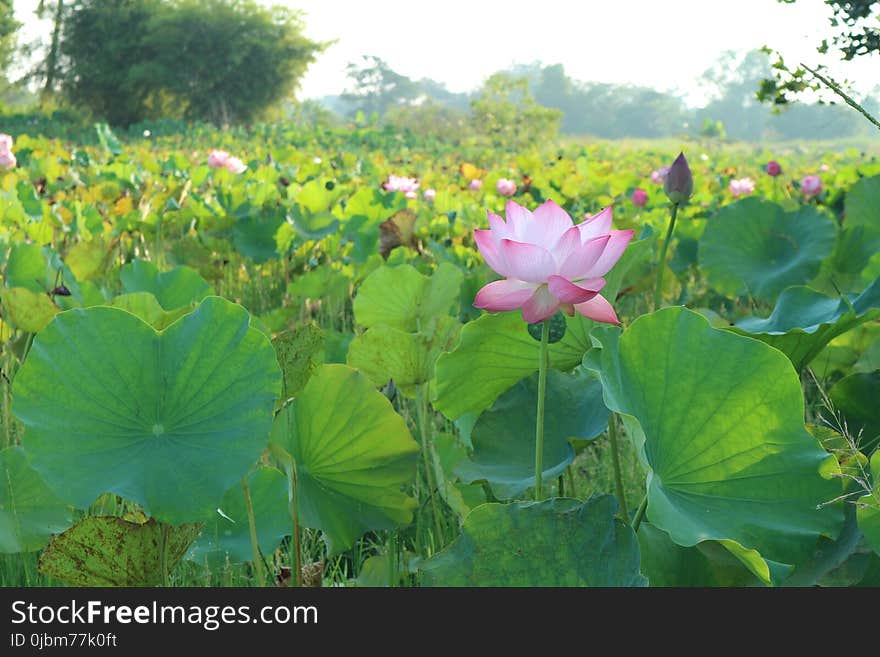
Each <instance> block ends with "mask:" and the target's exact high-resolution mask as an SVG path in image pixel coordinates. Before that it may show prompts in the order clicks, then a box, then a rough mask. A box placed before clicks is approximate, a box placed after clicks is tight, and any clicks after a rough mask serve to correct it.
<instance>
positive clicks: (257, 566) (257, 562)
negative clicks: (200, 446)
mask: <svg viewBox="0 0 880 657" xmlns="http://www.w3.org/2000/svg"><path fill="white" fill-rule="evenodd" d="M241 487H242V489H243V490H244V506H245V508H246V509H247V516H248V529H249V530H250V533H251V550H252V551H253V558H254V574H255V575H256V577H257V586H259V587H260V588H263V587H265V586H266V575H265V573H264V572H263V557H261V556H260V544H259V543H258V542H257V521H256V518H255V516H254V504H253V501H252V500H251V489H250V487H249V486H248V483H247V475H245V476H244V477H242V479H241Z"/></svg>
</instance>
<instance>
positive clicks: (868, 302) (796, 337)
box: [731, 278, 880, 371]
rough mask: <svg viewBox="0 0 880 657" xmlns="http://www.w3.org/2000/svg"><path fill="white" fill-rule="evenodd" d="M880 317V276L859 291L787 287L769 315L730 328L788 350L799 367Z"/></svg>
mask: <svg viewBox="0 0 880 657" xmlns="http://www.w3.org/2000/svg"><path fill="white" fill-rule="evenodd" d="M877 317H880V278H877V279H875V280H874V282H873V283H871V285H869V286H868V287H867V288H866V289H865V290H864V291H863V292H862V293H861V294H860V295H858V296H856V295H845V296H844V297H843V298H841V299H834V298H831V297H827V296H825V295H824V294H821V293H819V292H817V291H816V290H813V289H812V288H809V287H806V286H801V285H798V286H793V287H790V288H787V289H786V290H784V291H783V292H782V294H780V295H779V299H778V300H777V302H776V306H774V308H773V312H771V313H770V316H769V317H767V318H766V319H761V318H759V317H747V318H745V319H741V320H740V321H738V322H737V323H736V325H735V326H734V327H732V328H731V330H733V331H735V332H737V333H740V334H742V335H748V336H751V337H755V338H757V339H759V340H762V341H764V342H766V343H767V344H769V345H772V346H774V347H776V348H777V349H779V350H780V351H782V352H783V353H785V354H786V355H787V356H788V357H789V358H790V359H791V362H792V364H793V365H794V366H795V368H796V369H797V370H798V371H801V370H802V369H803V368H804V367H806V366H807V365H809V364H810V362H811V361H812V360H813V359H814V358H815V357H816V356H818V355H819V352H821V351H822V349H823V347H825V345H827V344H828V343H829V342H831V340H833V339H834V338H835V337H837V336H838V335H841V334H842V333H845V332H846V331H849V330H850V329H853V328H855V327H856V326H859V325H860V324H864V323H865V322H869V321H871V320H872V319H875V318H877Z"/></svg>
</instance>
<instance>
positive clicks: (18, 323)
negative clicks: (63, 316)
mask: <svg viewBox="0 0 880 657" xmlns="http://www.w3.org/2000/svg"><path fill="white" fill-rule="evenodd" d="M0 298H2V299H3V305H4V307H5V308H6V319H7V321H8V322H9V323H10V324H12V325H13V326H14V327H15V328H17V329H20V330H22V331H24V332H26V333H39V332H40V331H42V330H43V329H44V328H45V327H46V325H47V324H48V323H49V322H51V321H52V318H53V317H55V315H56V314H58V311H59V308H58V306H56V305H55V304H54V303H52V299H50V298H49V297H48V296H46V295H45V294H44V293H42V292H31V291H30V290H28V289H27V288H23V287H12V288H8V289H5V290H0Z"/></svg>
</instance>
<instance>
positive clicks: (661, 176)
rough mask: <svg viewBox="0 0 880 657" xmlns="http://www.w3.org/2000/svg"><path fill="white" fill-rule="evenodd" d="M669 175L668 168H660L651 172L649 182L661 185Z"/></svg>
mask: <svg viewBox="0 0 880 657" xmlns="http://www.w3.org/2000/svg"><path fill="white" fill-rule="evenodd" d="M668 175H669V167H660V168H659V169H657V170H656V171H652V172H651V182H652V183H654V184H655V185H662V184H663V183H664V182H666V176H668Z"/></svg>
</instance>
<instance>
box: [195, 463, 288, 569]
mask: <svg viewBox="0 0 880 657" xmlns="http://www.w3.org/2000/svg"><path fill="white" fill-rule="evenodd" d="M248 491H249V492H250V496H251V505H252V507H253V510H254V526H255V527H256V530H257V544H258V545H259V546H260V552H261V553H262V554H264V555H268V554H271V553H272V552H273V551H274V550H275V548H277V547H278V545H279V544H280V543H281V540H282V539H283V538H284V537H285V536H288V535H290V533H291V531H292V529H291V528H292V524H291V520H290V512H289V507H288V504H289V502H288V493H287V478H286V477H285V476H284V474H283V473H282V472H280V471H279V470H276V469H275V468H269V467H261V468H259V469H257V470H254V471H253V472H252V473H251V474H250V475H248ZM186 558H187V559H191V560H193V561H198V562H200V563H205V564H207V565H208V566H209V567H210V568H212V569H219V568H222V567H223V566H224V565H225V564H226V563H227V562H228V563H243V562H245V561H251V560H253V558H254V552H253V546H252V545H251V534H250V522H249V520H248V513H247V505H246V503H245V499H244V487H243V486H242V485H241V482H238V483H237V484H234V485H233V486H232V488H230V489H229V490H228V491H226V495H224V496H223V501H222V502H221V504H220V508H219V509H218V510H217V511H216V512H215V513H214V514H213V515H212V516H211V520H209V521H207V522H206V523H205V525H204V526H203V527H202V533H201V534H199V537H198V538H197V539H196V541H195V543H193V545H192V548H190V550H189V552H188V553H187V555H186Z"/></svg>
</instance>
